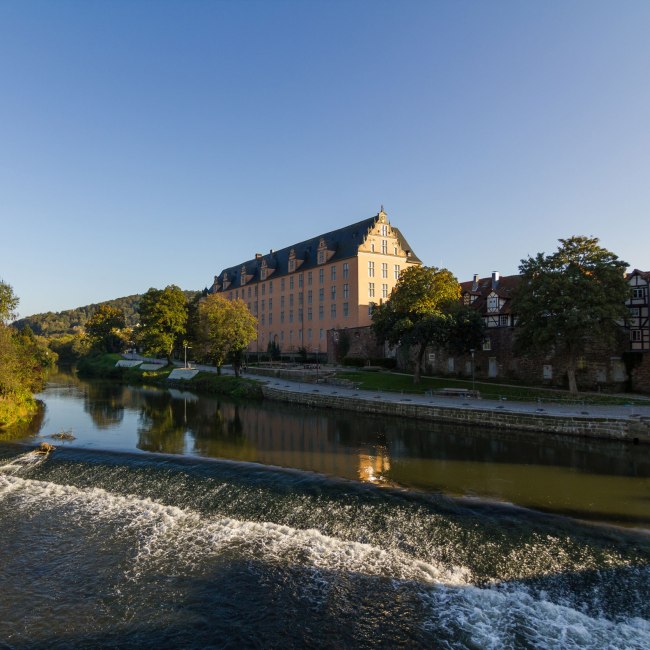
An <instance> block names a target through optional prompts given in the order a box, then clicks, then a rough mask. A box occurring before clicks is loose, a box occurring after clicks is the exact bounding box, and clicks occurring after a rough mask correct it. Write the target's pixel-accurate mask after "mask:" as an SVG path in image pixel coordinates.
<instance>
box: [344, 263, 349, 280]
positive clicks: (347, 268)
mask: <svg viewBox="0 0 650 650" xmlns="http://www.w3.org/2000/svg"><path fill="white" fill-rule="evenodd" d="M348 275H350V265H349V264H348V263H347V262H344V263H343V279H347V277H348Z"/></svg>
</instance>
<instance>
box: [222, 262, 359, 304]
mask: <svg viewBox="0 0 650 650" xmlns="http://www.w3.org/2000/svg"><path fill="white" fill-rule="evenodd" d="M292 261H293V262H294V265H293V267H294V268H293V269H292V268H291V267H292V265H291V262H292ZM292 270H295V260H290V261H289V271H292ZM342 270H343V277H344V278H348V277H350V264H349V263H348V262H343V264H342ZM268 271H269V269H266V268H264V269H262V273H261V279H262V280H266V276H267V273H268ZM336 274H337V266H336V264H332V266H330V273H329V275H330V280H336ZM304 276H305V274H304V273H300V274H298V276H293V275H291V276H289V278H280V290H281V291H284V290H285V287H286V284H285V283H286V280H287V279H288V280H289V289H293V288H294V281H295V277H297V278H298V288H299V289H301V288H302V286H303V281H304ZM313 280H314V276H313V271H307V286H311V285H312V284H313ZM318 281H319V282H320V284H323V282H325V269H318ZM240 284H242V285H244V284H246V276H245V275H244V273H242V275H241V279H240ZM224 288H226V287H224ZM253 288H254V289H255V295H257V285H255V286H254V287H253ZM250 290H251V287H248V291H249V294H248V295H249V297H250ZM243 291H244V290H243V289H242V296H243ZM264 292H265V285H262V294H264ZM272 292H273V280H269V293H272Z"/></svg>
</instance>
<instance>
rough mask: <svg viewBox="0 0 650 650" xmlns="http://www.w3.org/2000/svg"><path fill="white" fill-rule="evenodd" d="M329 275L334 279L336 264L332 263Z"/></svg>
mask: <svg viewBox="0 0 650 650" xmlns="http://www.w3.org/2000/svg"><path fill="white" fill-rule="evenodd" d="M330 277H331V279H332V280H336V266H335V265H332V268H331V269H330Z"/></svg>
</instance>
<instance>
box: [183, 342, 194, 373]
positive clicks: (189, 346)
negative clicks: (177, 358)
mask: <svg viewBox="0 0 650 650" xmlns="http://www.w3.org/2000/svg"><path fill="white" fill-rule="evenodd" d="M183 345H184V347H185V368H187V348H189V349H190V350H191V349H192V346H191V345H188V344H187V343H184V344H183Z"/></svg>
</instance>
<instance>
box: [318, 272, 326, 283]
mask: <svg viewBox="0 0 650 650" xmlns="http://www.w3.org/2000/svg"><path fill="white" fill-rule="evenodd" d="M323 282H325V269H318V284H323Z"/></svg>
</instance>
